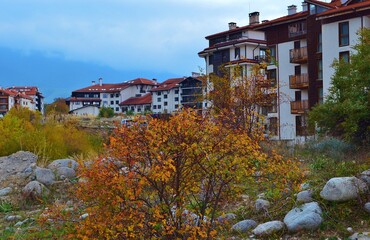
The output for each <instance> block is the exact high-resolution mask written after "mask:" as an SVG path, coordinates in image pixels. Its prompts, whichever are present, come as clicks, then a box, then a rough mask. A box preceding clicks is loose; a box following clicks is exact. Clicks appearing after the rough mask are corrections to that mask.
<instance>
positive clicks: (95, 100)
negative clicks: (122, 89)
mask: <svg viewBox="0 0 370 240" xmlns="http://www.w3.org/2000/svg"><path fill="white" fill-rule="evenodd" d="M66 101H67V102H101V99H100V98H78V97H70V98H67V99H66Z"/></svg>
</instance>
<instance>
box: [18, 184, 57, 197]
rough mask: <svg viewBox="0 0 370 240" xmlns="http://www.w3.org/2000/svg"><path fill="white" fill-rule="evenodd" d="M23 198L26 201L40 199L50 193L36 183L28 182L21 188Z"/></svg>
mask: <svg viewBox="0 0 370 240" xmlns="http://www.w3.org/2000/svg"><path fill="white" fill-rule="evenodd" d="M22 192H23V196H24V197H25V198H28V199H41V198H42V197H43V196H47V195H49V193H50V191H49V189H47V188H46V187H45V185H43V184H42V183H40V182H38V181H32V182H29V183H28V184H27V185H26V186H25V187H24V188H23V191H22Z"/></svg>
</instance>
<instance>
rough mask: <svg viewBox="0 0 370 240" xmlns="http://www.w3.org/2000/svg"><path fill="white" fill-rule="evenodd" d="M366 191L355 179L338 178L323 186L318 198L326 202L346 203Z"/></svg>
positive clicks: (365, 187) (363, 185) (360, 182)
mask: <svg viewBox="0 0 370 240" xmlns="http://www.w3.org/2000/svg"><path fill="white" fill-rule="evenodd" d="M366 190H367V186H366V184H365V183H364V182H363V181H361V180H360V179H358V178H356V177H338V178H332V179H330V180H329V181H328V182H327V183H326V184H325V186H324V188H323V190H322V191H321V192H320V196H321V197H322V198H323V199H325V200H328V201H348V200H351V199H356V198H357V197H358V195H359V194H360V193H363V192H365V191H366Z"/></svg>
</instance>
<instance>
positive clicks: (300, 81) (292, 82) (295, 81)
mask: <svg viewBox="0 0 370 240" xmlns="http://www.w3.org/2000/svg"><path fill="white" fill-rule="evenodd" d="M289 87H290V88H291V89H304V88H308V74H307V73H303V74H300V75H290V76H289Z"/></svg>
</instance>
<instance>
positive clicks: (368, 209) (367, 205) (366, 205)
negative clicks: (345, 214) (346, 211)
mask: <svg viewBox="0 0 370 240" xmlns="http://www.w3.org/2000/svg"><path fill="white" fill-rule="evenodd" d="M364 208H365V211H366V212H368V213H370V202H368V203H366V204H365V207H364Z"/></svg>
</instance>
